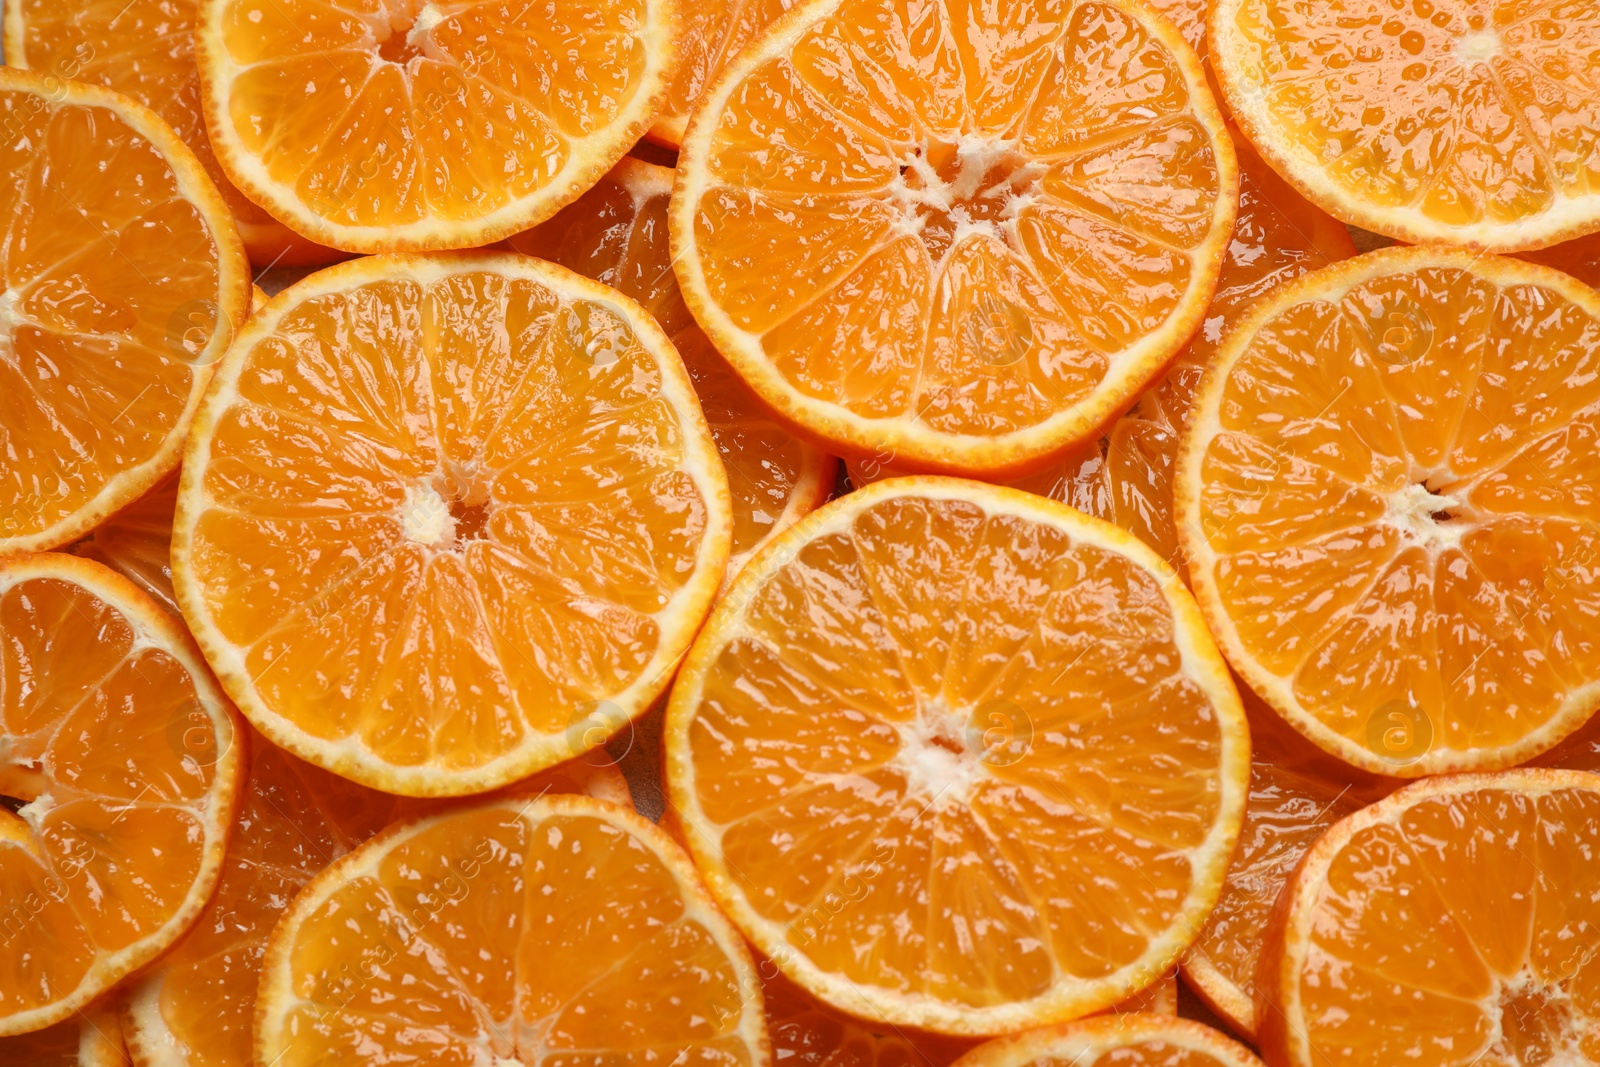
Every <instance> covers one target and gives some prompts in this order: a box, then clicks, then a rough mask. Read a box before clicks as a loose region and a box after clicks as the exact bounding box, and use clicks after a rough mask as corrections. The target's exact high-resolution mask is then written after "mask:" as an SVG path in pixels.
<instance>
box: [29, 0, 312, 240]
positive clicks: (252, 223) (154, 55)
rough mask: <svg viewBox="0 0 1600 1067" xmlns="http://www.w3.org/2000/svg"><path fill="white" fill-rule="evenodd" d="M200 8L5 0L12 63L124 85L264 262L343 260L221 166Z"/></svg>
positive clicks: (164, 2)
mask: <svg viewBox="0 0 1600 1067" xmlns="http://www.w3.org/2000/svg"><path fill="white" fill-rule="evenodd" d="M194 13H195V0H126V2H120V3H114V4H113V3H103V2H101V0H5V57H6V63H7V64H8V65H9V66H13V67H25V68H29V69H32V70H37V71H39V72H40V73H42V74H46V75H51V76H54V77H57V78H76V79H78V80H79V81H85V82H89V83H92V84H94V85H103V86H105V87H106V88H107V89H115V90H116V91H117V92H119V93H124V94H126V95H128V96H131V97H132V98H133V99H135V100H137V101H138V102H139V103H141V104H143V105H144V106H145V107H148V108H150V109H151V110H153V111H154V112H155V113H156V114H157V115H159V116H161V118H162V119H163V120H164V121H165V122H166V123H167V124H168V125H169V126H171V127H172V128H173V130H174V131H175V132H176V133H177V135H178V136H179V137H181V138H183V143H184V144H186V145H188V146H189V148H190V149H191V150H192V151H193V152H194V154H195V156H196V157H198V158H199V160H200V164H201V166H203V167H205V171H206V176H207V177H209V178H210V179H211V181H212V183H213V184H215V185H216V187H217V192H219V193H221V194H222V199H223V200H224V201H225V202H226V203H227V205H228V209H229V210H230V211H231V212H232V213H233V219H234V222H235V224H236V225H237V226H238V228H239V236H240V237H241V238H242V239H243V240H244V246H245V249H246V250H247V251H248V252H249V254H250V259H251V260H252V261H253V262H254V263H256V264H257V265H258V266H262V267H268V266H284V267H292V266H307V265H312V264H323V263H329V262H332V261H333V260H335V259H340V258H342V257H343V253H340V252H336V251H334V250H333V249H331V248H323V247H321V246H320V245H315V244H312V243H311V242H309V241H307V240H305V239H303V238H301V237H300V236H298V235H297V234H296V233H295V232H294V231H293V230H290V229H289V228H288V227H286V226H284V225H283V224H282V223H280V222H279V221H278V220H277V219H274V218H273V217H272V216H271V215H269V214H267V212H266V211H264V210H262V209H261V208H260V207H258V206H256V205H255V204H254V203H252V202H251V201H250V199H249V198H248V197H246V196H245V195H244V194H243V193H241V192H239V190H238V189H236V188H234V186H233V183H232V182H230V181H228V178H227V175H225V174H224V173H223V172H222V167H221V165H219V164H218V163H217V157H216V153H214V152H213V151H212V150H211V138H210V137H209V136H207V134H206V124H205V120H204V119H203V118H202V117H201V115H200V73H199V71H198V70H197V69H196V68H195V63H194V45H193V39H194V33H193V31H194Z"/></svg>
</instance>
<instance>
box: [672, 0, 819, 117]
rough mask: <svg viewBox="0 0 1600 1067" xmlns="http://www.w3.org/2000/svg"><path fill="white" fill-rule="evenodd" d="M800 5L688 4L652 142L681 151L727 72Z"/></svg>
mask: <svg viewBox="0 0 1600 1067" xmlns="http://www.w3.org/2000/svg"><path fill="white" fill-rule="evenodd" d="M795 6H797V0H704V2H701V3H695V4H690V5H689V10H688V11H687V12H685V15H686V18H685V19H684V26H683V36H682V38H681V39H680V40H679V44H678V53H679V60H678V67H677V70H676V71H675V72H674V73H673V75H672V84H671V86H670V87H669V88H668V89H667V99H666V102H665V103H664V104H663V105H662V107H661V114H660V116H659V117H658V118H657V119H656V123H655V125H654V126H652V127H650V139H651V140H652V141H654V142H656V143H657V144H661V145H668V146H671V147H672V148H677V147H678V145H679V144H681V143H682V142H683V134H684V131H685V130H686V129H688V127H689V118H690V116H692V115H693V114H694V112H695V111H696V109H698V108H699V106H700V102H701V100H702V99H703V98H704V97H705V94H706V92H707V91H708V90H710V88H711V87H712V86H713V85H715V84H716V81H717V78H718V77H719V76H720V75H721V74H722V71H723V68H724V67H726V66H727V65H728V64H729V63H731V62H732V61H733V58H734V57H735V56H737V55H738V54H739V53H740V52H741V51H743V50H744V47H745V46H746V45H747V44H749V43H750V42H751V41H753V40H755V39H756V38H757V37H758V36H760V34H761V32H762V31H763V30H765V29H766V28H767V27H768V26H770V25H772V23H773V22H774V21H776V20H777V18H778V16H779V15H782V14H783V13H784V12H785V11H787V10H789V9H790V8H791V7H795Z"/></svg>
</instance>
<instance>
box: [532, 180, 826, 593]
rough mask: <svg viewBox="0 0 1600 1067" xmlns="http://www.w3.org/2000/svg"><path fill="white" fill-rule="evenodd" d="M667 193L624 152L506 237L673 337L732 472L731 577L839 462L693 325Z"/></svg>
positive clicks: (808, 504) (798, 511)
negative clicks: (552, 210)
mask: <svg viewBox="0 0 1600 1067" xmlns="http://www.w3.org/2000/svg"><path fill="white" fill-rule="evenodd" d="M671 195H672V171H671V170H670V169H668V168H666V167H659V166H656V165H655V164H653V163H646V162H644V161H643V160H638V159H632V158H629V159H624V160H623V161H622V162H621V163H618V164H617V165H616V166H615V167H613V168H612V169H611V172H610V173H609V174H607V175H606V176H605V177H604V178H601V179H600V181H599V182H597V183H596V184H595V186H594V188H592V189H590V190H589V191H588V192H587V193H584V194H583V196H581V197H579V199H578V201H577V203H575V204H573V205H572V206H571V207H569V208H566V209H564V210H563V211H562V212H561V214H559V215H557V216H556V217H555V218H553V219H551V220H550V221H549V222H546V223H544V224H542V225H540V226H537V227H535V228H534V229H532V230H529V231H527V232H526V233H521V234H518V235H517V236H515V237H512V238H511V239H510V240H509V241H508V242H507V244H509V245H510V246H511V247H512V248H514V249H515V250H517V251H518V252H526V253H527V254H529V255H533V256H538V257H540V258H541V259H548V260H550V261H552V262H554V263H559V264H561V265H562V266H563V267H569V268H571V269H572V270H575V271H577V272H578V273H579V274H582V275H584V276H585V277H589V278H593V279H595V280H596V281H598V282H603V283H604V284H606V285H609V286H611V287H612V288H614V289H616V290H617V291H618V292H621V293H623V294H624V295H626V296H631V297H633V298H634V299H635V300H637V301H639V303H640V304H643V305H644V307H645V310H647V311H649V312H650V314H651V315H653V316H655V320H656V322H658V323H659V324H660V325H661V328H662V329H663V330H665V331H666V332H667V336H668V337H671V338H672V344H673V346H674V347H675V348H677V350H678V354H679V355H681V356H682V357H683V362H684V365H685V366H686V367H688V369H689V377H690V378H691V379H693V380H694V388H695V392H696V393H697V394H698V395H699V397H700V406H701V408H702V410H704V412H705V416H706V422H707V423H709V424H710V426H711V436H712V438H713V439H714V440H715V441H716V442H717V451H718V452H719V453H720V454H721V456H722V465H723V467H724V468H726V469H727V472H728V488H729V490H730V491H731V492H732V494H733V549H732V556H731V557H730V558H729V560H728V577H729V578H730V579H731V578H732V577H733V575H735V574H737V573H738V572H739V568H740V567H742V566H744V563H745V561H746V560H748V559H749V558H750V557H751V556H752V555H753V554H754V553H755V552H756V550H757V549H759V548H760V547H761V546H762V545H764V544H766V543H767V542H768V541H770V540H772V539H773V538H774V537H776V536H777V535H778V534H780V533H782V532H783V531H784V530H786V529H788V528H789V527H790V526H792V525H793V524H794V523H795V522H797V521H799V519H800V518H802V517H803V516H805V515H808V514H810V513H811V512H812V511H814V510H815V509H816V508H818V507H820V506H821V505H822V503H823V502H824V501H826V500H827V499H828V496H829V495H830V494H831V493H832V492H833V483H834V478H835V474H836V467H837V462H836V461H835V460H834V458H833V457H832V456H830V455H828V454H827V453H826V452H823V451H822V450H821V449H819V448H816V447H814V446H813V445H810V444H807V443H805V442H803V441H800V440H798V439H796V438H795V437H794V436H792V435H791V434H790V433H789V432H788V431H787V430H785V429H784V428H783V427H782V426H780V425H778V424H777V423H776V422H774V421H773V420H772V418H771V417H769V416H768V415H767V413H766V412H765V411H764V410H763V409H762V408H761V406H760V405H759V404H758V403H757V401H756V399H755V397H753V396H751V395H750V391H749V390H748V389H747V388H746V387H745V386H744V383H743V382H741V381H740V380H739V378H738V376H737V375H735V374H734V373H733V372H732V371H731V370H730V369H729V368H728V365H727V363H726V362H724V361H723V359H722V357H720V356H719V355H717V352H716V350H715V349H714V348H712V347H711V342H710V341H709V340H707V339H706V335H705V334H704V333H702V332H701V331H700V328H699V327H698V326H696V325H695V322H694V319H693V318H692V317H691V316H690V314H689V309H688V308H687V307H685V306H684V303H683V297H682V295H680V294H679V292H678V279H677V278H676V276H674V275H673V273H672V256H671V253H670V251H669V249H668V247H667V199H668V197H670V196H671Z"/></svg>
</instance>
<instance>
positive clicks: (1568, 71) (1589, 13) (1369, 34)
mask: <svg viewBox="0 0 1600 1067" xmlns="http://www.w3.org/2000/svg"><path fill="white" fill-rule="evenodd" d="M1597 39H1600V7H1596V6H1595V5H1594V4H1592V3H1585V2H1578V3H1565V4H1542V3H1529V2H1526V0H1465V2H1461V3H1453V4H1432V3H1415V4H1403V3H1392V2H1389V0H1328V2H1326V3H1317V4H1306V3H1300V2H1297V0H1217V3H1216V4H1215V5H1214V6H1213V7H1212V9H1211V15H1210V45H1211V50H1210V51H1211V62H1212V65H1213V68H1214V69H1215V71H1216V74H1217V78H1218V80H1219V81H1220V82H1221V84H1222V89H1223V92H1224V94H1225V95H1226V98H1227V102H1228V106H1229V110H1230V111H1231V112H1232V113H1233V117H1234V119H1235V120H1236V121H1237V122H1238V123H1239V125H1240V126H1242V127H1243V128H1244V131H1245V133H1246V134H1247V135H1248V136H1249V138H1250V140H1251V141H1252V142H1254V143H1255V145H1256V147H1257V148H1259V149H1260V150H1261V153H1262V155H1264V156H1266V157H1267V159H1269V160H1271V162H1272V165H1273V166H1275V167H1277V168H1278V170H1279V171H1280V172H1282V173H1283V174H1284V175H1285V176H1287V177H1288V178H1289V179H1290V180H1291V181H1292V182H1294V183H1295V185H1297V186H1298V187H1299V188H1300V189H1301V191H1302V192H1304V193H1305V194H1306V196H1307V197H1309V198H1310V199H1311V200H1312V201H1314V202H1315V203H1317V204H1318V205H1319V206H1321V207H1323V208H1325V209H1327V210H1328V211H1329V212H1330V213H1332V214H1333V215H1335V216H1337V217H1338V218H1341V219H1343V220H1344V221H1346V222H1349V223H1352V224H1354V225H1356V226H1361V227H1363V228H1365V229H1368V230H1375V231H1377V232H1378V233H1383V234H1387V235H1389V236H1390V237H1393V238H1395V239H1397V240H1400V241H1409V242H1413V243H1416V242H1422V241H1449V242H1452V243H1457V244H1471V245H1473V246H1476V247H1480V248H1487V249H1490V250H1494V251H1517V250H1519V249H1528V248H1540V247H1543V246H1545V245H1550V244H1555V243H1556V242H1559V241H1563V240H1567V239H1570V238H1573V237H1577V236H1580V235H1582V234H1585V233H1592V232H1594V231H1595V230H1597V229H1600V151H1597V147H1596V141H1595V137H1594V132H1593V131H1594V127H1595V125H1596V123H1600V93H1597V92H1596V83H1595V80H1594V69H1593V57H1592V55H1591V54H1590V53H1592V51H1593V49H1594V43H1595V41H1596V40H1597Z"/></svg>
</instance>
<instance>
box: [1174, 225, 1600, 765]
mask: <svg viewBox="0 0 1600 1067" xmlns="http://www.w3.org/2000/svg"><path fill="white" fill-rule="evenodd" d="M1597 346H1600V294H1596V293H1595V292H1594V290H1592V289H1589V288H1587V287H1585V286H1583V285H1580V284H1579V283H1577V282H1575V281H1573V280H1572V279H1571V278H1569V277H1567V276H1566V275H1563V274H1559V273H1557V272H1555V271H1552V270H1547V269H1544V268H1540V267H1536V266H1532V265H1529V264H1526V263H1522V262H1520V261H1518V260H1511V259H1499V258H1497V257H1484V256H1480V255H1473V254H1469V253H1467V252H1457V251H1450V250H1445V249H1429V248H1421V249H1388V250H1384V251H1380V252H1374V253H1371V254H1369V255H1365V256H1361V257H1359V258H1357V259H1353V260H1350V261H1348V262H1346V263H1343V264H1340V265H1338V266H1334V267H1330V268H1326V269H1324V270H1321V271H1318V272H1316V273H1314V274H1311V275H1308V276H1306V277H1304V278H1301V279H1299V280H1298V281H1296V282H1294V283H1292V284H1290V285H1288V286H1285V287H1283V288H1281V289H1279V290H1278V291H1277V292H1276V293H1275V294H1274V295H1273V296H1271V297H1269V298H1268V299H1267V300H1265V301H1263V302H1262V303H1260V304H1258V305H1257V306H1256V308H1255V310H1254V311H1253V312H1252V313H1251V315H1250V316H1249V317H1248V318H1247V319H1246V321H1245V322H1244V323H1242V324H1241V325H1240V326H1239V327H1238V328H1237V329H1236V330H1234V331H1233V333H1232V334H1230V335H1229V337H1228V340H1227V342H1226V343H1225V344H1224V346H1223V348H1222V351H1221V352H1219V353H1218V355H1217V358H1216V360H1215V361H1214V362H1213V363H1212V365H1211V368H1210V370H1209V371H1208V373H1207V376H1206V379H1205V382H1204V385H1203V387H1202V389H1201V394H1200V397H1199V399H1198V401H1197V402H1196V408H1195V411H1194V414H1193V420H1192V423H1191V426H1190V430H1189V436H1188V437H1187V438H1186V440H1185V445H1184V452H1183V455H1182V456H1181V457H1180V460H1179V463H1178V479H1177V486H1176V493H1175V499H1176V504H1177V513H1178V519H1179V535H1180V537H1181V538H1182V540H1183V547H1184V549H1185V551H1186V553H1187V555H1188V560H1189V577H1190V580H1191V582H1192V584H1193V587H1194V590H1195V595H1196V598H1197V599H1198V600H1199V601H1200V606H1201V608H1202V609H1203V610H1204V611H1205V613H1206V617H1207V620H1208V621H1209V622H1210V623H1211V627H1212V632H1213V633H1215V634H1216V635H1217V639H1218V642H1219V643H1220V644H1221V645H1222V647H1223V649H1224V650H1225V651H1226V652H1227V654H1228V658H1229V659H1230V660H1231V661H1232V663H1233V665H1234V667H1235V668H1236V669H1237V670H1238V671H1239V673H1240V674H1241V675H1243V676H1244V678H1245V680H1246V681H1247V682H1248V683H1249V684H1250V687H1251V688H1253V689H1254V690H1255V691H1256V692H1258V693H1260V694H1261V695H1262V696H1263V697H1265V698H1266V699H1267V701H1268V702H1269V703H1270V704H1271V705H1272V706H1273V707H1274V708H1275V709H1277V711H1278V712H1279V713H1280V714H1282V715H1283V716H1284V717H1285V718H1286V719H1288V721H1289V722H1290V723H1291V724H1292V725H1293V726H1294V727H1295V728H1296V729H1298V730H1299V731H1300V732H1301V733H1303V734H1305V735H1306V736H1307V737H1309V738H1310V739H1311V740H1312V741H1314V742H1316V743H1317V744H1318V745H1320V746H1321V747H1322V748H1323V749H1325V750H1326V751H1328V752H1331V753H1333V754H1334V755H1336V756H1339V757H1340V758H1342V759H1344V760H1345V761H1347V762H1349V763H1351V764H1354V765H1355V766H1358V767H1362V768H1364V769H1366V770H1369V771H1372V772H1373V773H1377V774H1390V775H1398V776H1402V777H1417V776H1421V775H1426V774H1436V773H1439V772H1441V771H1455V770H1467V769H1474V768H1494V767H1503V766H1508V765H1511V764H1515V763H1519V762H1522V761H1524V760H1527V759H1528V758H1530V757H1532V756H1534V755H1536V754H1537V753H1539V752H1541V751H1543V750H1544V749H1547V748H1549V747H1550V746H1552V745H1554V744H1555V743H1556V742H1557V741H1559V740H1560V739H1561V738H1562V737H1563V736H1564V735H1565V734H1567V733H1569V732H1571V731H1572V730H1573V729H1575V728H1577V726H1579V725H1580V724H1581V723H1582V722H1583V721H1584V720H1585V719H1586V718H1588V716H1589V714H1590V713H1591V712H1592V711H1593V710H1594V709H1595V707H1596V706H1597V704H1600V645H1597V644H1596V643H1595V641H1594V640H1593V636H1592V629H1593V628H1592V626H1591V624H1590V622H1589V618H1590V608H1589V604H1590V598H1591V597H1593V596H1594V595H1595V588H1596V587H1595V582H1596V579H1597V572H1596V571H1595V569H1594V568H1593V567H1591V566H1589V565H1588V562H1587V561H1588V560H1590V559H1591V558H1593V556H1594V555H1595V553H1596V552H1597V551H1600V540H1597V538H1596V533H1595V531H1596V527H1595V525H1594V520H1595V512H1594V505H1593V503H1592V502H1591V501H1590V499H1589V494H1588V490H1587V488H1586V487H1587V486H1588V485H1589V484H1590V482H1591V481H1592V480H1593V479H1594V477H1595V470H1594V462H1593V455H1594V452H1593V449H1592V448H1591V447H1590V446H1589V445H1588V444H1587V443H1586V442H1588V441H1589V440H1590V439H1591V437H1592V436H1593V435H1594V434H1595V433H1596V432H1597V424H1600V379H1596V380H1595V381H1593V382H1591V381H1590V380H1589V376H1588V371H1587V369H1586V368H1587V367H1588V364H1589V360H1590V359H1591V356H1592V353H1593V352H1594V351H1595V349H1596V347H1597Z"/></svg>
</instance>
